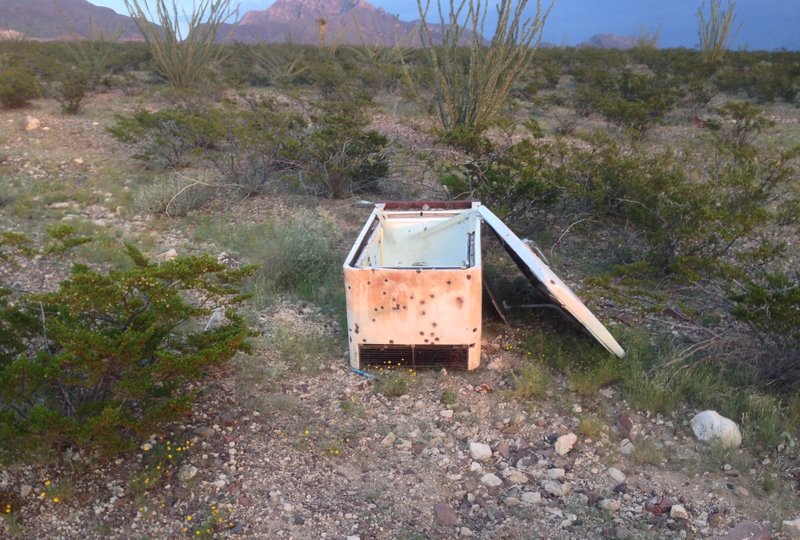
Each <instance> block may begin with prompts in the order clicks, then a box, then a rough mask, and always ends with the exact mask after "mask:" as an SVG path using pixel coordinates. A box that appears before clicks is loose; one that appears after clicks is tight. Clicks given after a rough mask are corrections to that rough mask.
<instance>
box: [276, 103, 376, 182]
mask: <svg viewBox="0 0 800 540" xmlns="http://www.w3.org/2000/svg"><path fill="white" fill-rule="evenodd" d="M366 103H367V102H365V101H364V98H363V97H359V96H341V97H339V98H337V99H333V100H326V101H325V102H324V103H323V104H322V105H321V107H320V109H321V110H320V111H319V113H318V114H317V115H316V118H315V119H314V120H315V122H314V125H313V126H312V128H311V129H308V130H306V131H305V132H304V133H303V134H302V135H301V136H300V138H299V139H298V140H297V141H296V143H295V144H293V145H288V144H287V145H284V147H283V148H282V149H281V156H282V157H283V159H285V160H287V161H289V162H292V163H294V167H295V170H296V173H297V178H298V182H299V185H300V188H301V189H302V190H304V191H306V192H310V193H313V194H316V195H321V196H325V197H331V198H341V197H347V196H350V195H352V194H354V193H363V192H370V191H376V190H377V189H378V187H379V182H380V180H381V179H382V178H384V177H385V176H386V174H387V173H388V172H389V160H388V155H387V148H386V147H387V143H388V140H387V138H386V137H385V136H384V135H381V134H380V133H378V132H377V131H374V130H366V129H365V126H366V125H367V123H368V120H367V116H366V114H365V106H366Z"/></svg>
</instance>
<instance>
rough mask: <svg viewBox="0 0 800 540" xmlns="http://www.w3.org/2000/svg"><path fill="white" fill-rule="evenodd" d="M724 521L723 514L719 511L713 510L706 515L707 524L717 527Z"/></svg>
mask: <svg viewBox="0 0 800 540" xmlns="http://www.w3.org/2000/svg"><path fill="white" fill-rule="evenodd" d="M724 521H725V516H724V515H722V513H721V512H714V513H712V514H710V515H709V516H708V524H709V525H711V526H712V527H719V526H720V525H722V524H723V523H724Z"/></svg>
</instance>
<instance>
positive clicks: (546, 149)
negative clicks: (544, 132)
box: [440, 130, 565, 220]
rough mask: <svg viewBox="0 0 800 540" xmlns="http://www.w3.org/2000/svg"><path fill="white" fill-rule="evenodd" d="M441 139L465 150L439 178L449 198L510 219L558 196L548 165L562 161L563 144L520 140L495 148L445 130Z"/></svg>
mask: <svg viewBox="0 0 800 540" xmlns="http://www.w3.org/2000/svg"><path fill="white" fill-rule="evenodd" d="M443 140H444V141H446V142H449V143H450V144H453V145H454V146H456V147H457V148H460V149H461V150H463V151H465V152H466V158H465V160H464V161H462V162H461V163H458V164H454V165H452V166H450V167H448V168H446V169H445V170H444V171H443V173H442V175H441V177H440V179H441V182H442V183H443V184H444V186H445V187H446V188H447V190H448V193H449V194H450V196H451V197H454V198H465V199H473V198H474V199H479V200H481V201H483V202H484V203H485V204H487V205H488V206H490V207H491V208H492V211H494V212H496V213H497V215H498V216H501V217H502V218H503V219H506V220H514V219H516V218H518V217H520V216H522V215H524V214H525V213H526V212H527V211H528V210H530V209H531V208H532V207H534V206H536V205H543V204H550V203H552V202H554V201H555V200H556V199H557V198H558V196H559V191H560V188H559V180H558V175H559V174H560V169H559V168H558V167H556V166H554V162H557V161H558V159H560V158H563V157H564V155H563V152H564V151H565V148H564V147H563V145H560V144H558V143H555V144H550V143H544V142H531V141H528V140H524V141H522V142H519V143H517V144H514V145H512V146H510V147H508V148H496V147H495V146H494V145H493V144H492V143H491V142H490V141H489V140H488V139H486V138H484V137H482V136H480V135H477V134H476V133H475V132H472V131H469V130H467V131H466V132H464V131H463V130H453V131H450V132H448V133H447V134H446V135H445V137H444V139H443Z"/></svg>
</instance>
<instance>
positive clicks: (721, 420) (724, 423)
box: [691, 411, 742, 448]
mask: <svg viewBox="0 0 800 540" xmlns="http://www.w3.org/2000/svg"><path fill="white" fill-rule="evenodd" d="M691 425H692V431H693V432H694V436H695V437H697V438H698V439H699V440H701V441H703V442H719V443H720V444H722V446H723V448H736V447H738V446H739V445H740V444H742V433H741V432H740V431H739V426H737V425H736V422H734V421H733V420H731V419H730V418H725V417H724V416H722V415H720V414H719V413H718V412H716V411H703V412H701V413H698V414H697V415H695V417H694V418H692V421H691Z"/></svg>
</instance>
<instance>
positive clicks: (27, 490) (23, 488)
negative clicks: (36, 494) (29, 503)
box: [19, 484, 33, 499]
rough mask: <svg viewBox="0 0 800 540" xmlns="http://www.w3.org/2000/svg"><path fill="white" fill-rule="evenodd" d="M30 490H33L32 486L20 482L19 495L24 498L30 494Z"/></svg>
mask: <svg viewBox="0 0 800 540" xmlns="http://www.w3.org/2000/svg"><path fill="white" fill-rule="evenodd" d="M31 491H33V486H29V485H28V484H22V486H20V488H19V496H20V497H22V498H23V499H24V498H25V497H27V496H28V495H30V494H31Z"/></svg>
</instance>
